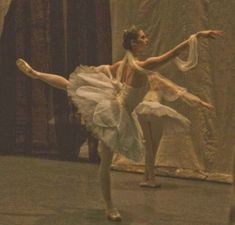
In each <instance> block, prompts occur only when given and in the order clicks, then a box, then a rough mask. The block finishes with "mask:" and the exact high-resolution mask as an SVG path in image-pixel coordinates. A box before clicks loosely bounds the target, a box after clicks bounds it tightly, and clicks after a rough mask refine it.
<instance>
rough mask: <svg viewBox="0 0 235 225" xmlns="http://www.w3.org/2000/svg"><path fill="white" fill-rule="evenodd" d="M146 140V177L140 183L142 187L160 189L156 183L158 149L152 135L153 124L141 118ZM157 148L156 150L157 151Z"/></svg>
mask: <svg viewBox="0 0 235 225" xmlns="http://www.w3.org/2000/svg"><path fill="white" fill-rule="evenodd" d="M139 120H140V122H141V126H142V129H143V133H144V138H145V150H146V152H145V176H144V179H145V180H144V181H143V182H141V183H140V186H141V187H152V188H158V187H160V186H161V184H159V183H157V182H156V179H155V156H156V149H157V146H155V142H154V138H155V137H154V136H153V133H152V125H151V122H149V121H146V120H145V119H144V118H141V117H140V118H139ZM155 148H156V149H155Z"/></svg>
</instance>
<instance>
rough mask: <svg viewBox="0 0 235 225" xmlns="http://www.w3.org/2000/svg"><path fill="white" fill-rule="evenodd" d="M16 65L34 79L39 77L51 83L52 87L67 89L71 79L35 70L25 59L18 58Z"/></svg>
mask: <svg viewBox="0 0 235 225" xmlns="http://www.w3.org/2000/svg"><path fill="white" fill-rule="evenodd" d="M16 65H17V66H18V68H19V69H20V70H21V71H22V72H23V73H24V74H26V75H28V76H29V77H31V78H33V79H39V80H41V81H44V82H45V83H47V84H49V85H50V86H52V87H55V88H58V89H62V90H64V91H66V90H67V86H68V84H69V81H68V80H67V79H65V78H64V77H62V76H59V75H56V74H49V73H42V72H39V71H37V70H34V69H33V68H32V67H31V66H30V65H29V64H28V63H27V62H25V61H24V60H23V59H17V61H16Z"/></svg>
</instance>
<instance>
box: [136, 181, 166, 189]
mask: <svg viewBox="0 0 235 225" xmlns="http://www.w3.org/2000/svg"><path fill="white" fill-rule="evenodd" d="M161 186H162V185H161V184H160V183H157V182H155V181H143V182H141V183H140V187H147V188H160V187H161Z"/></svg>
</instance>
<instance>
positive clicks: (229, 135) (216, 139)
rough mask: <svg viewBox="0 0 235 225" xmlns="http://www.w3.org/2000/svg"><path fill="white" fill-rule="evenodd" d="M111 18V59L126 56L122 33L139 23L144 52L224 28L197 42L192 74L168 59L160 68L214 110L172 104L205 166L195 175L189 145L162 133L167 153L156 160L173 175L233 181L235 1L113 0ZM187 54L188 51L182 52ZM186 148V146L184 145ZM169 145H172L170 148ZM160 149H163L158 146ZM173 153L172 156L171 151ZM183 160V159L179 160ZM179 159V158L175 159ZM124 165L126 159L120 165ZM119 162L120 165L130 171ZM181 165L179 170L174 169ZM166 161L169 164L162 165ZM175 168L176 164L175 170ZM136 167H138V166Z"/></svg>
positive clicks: (160, 50)
mask: <svg viewBox="0 0 235 225" xmlns="http://www.w3.org/2000/svg"><path fill="white" fill-rule="evenodd" d="M110 2H111V18H112V41H113V60H114V61H116V60H119V59H121V57H122V56H123V53H124V51H123V49H122V47H121V40H122V32H123V30H124V29H125V28H128V27H130V26H131V25H136V26H137V27H139V28H142V29H144V31H145V32H146V33H147V35H148V36H149V39H150V41H151V44H150V46H149V47H148V49H147V51H146V52H145V56H147V55H148V56H152V55H160V54H162V53H164V52H166V51H167V50H169V49H171V48H173V47H174V46H175V45H177V44H178V43H180V42H181V41H183V40H185V39H186V38H188V37H189V35H191V34H193V33H195V32H197V31H200V30H208V29H221V30H223V31H224V37H223V38H218V39H216V40H207V39H200V40H199V63H198V65H197V67H196V68H194V69H192V70H191V71H189V72H186V73H182V72H180V71H179V70H178V69H177V68H176V66H175V64H174V63H172V62H170V63H168V64H166V65H164V66H161V67H159V68H158V70H159V71H160V72H161V73H162V74H163V75H165V76H167V77H168V78H170V79H172V80H173V81H175V82H176V83H178V84H179V85H182V86H184V87H186V88H187V89H188V90H189V91H190V92H192V93H193V94H195V95H197V96H199V97H200V98H201V99H203V100H205V101H208V102H211V103H212V104H213V105H214V106H215V110H214V111H212V112H208V111H207V110H205V109H202V108H190V107H188V106H186V105H185V104H183V103H182V102H180V101H178V102H176V103H174V104H171V106H172V107H174V108H175V109H177V110H178V111H179V112H181V113H182V114H184V115H185V116H186V117H188V118H189V119H190V120H191V123H192V124H191V133H190V138H191V140H192V145H190V146H191V147H190V148H192V149H190V152H192V151H193V152H195V154H196V155H197V158H198V160H199V162H200V165H201V171H200V172H199V173H201V174H198V173H195V171H194V170H193V168H191V171H190V170H184V168H187V166H186V164H187V158H188V160H189V161H190V160H191V159H190V155H187V156H186V157H178V154H181V153H182V152H186V151H187V148H188V146H187V143H186V142H185V140H184V141H179V138H178V140H175V137H169V136H168V137H166V136H164V134H163V137H162V142H161V143H160V146H159V148H165V149H161V152H163V153H164V152H165V156H164V155H161V159H159V160H157V162H158V165H157V166H159V165H160V166H161V168H160V167H159V168H158V167H157V172H158V173H160V174H169V175H173V176H183V177H198V178H201V179H207V180H216V181H225V182H231V165H232V148H233V147H232V146H234V142H235V88H234V86H235V42H234V40H235V29H234V28H235V16H234V13H233V12H234V11H235V2H234V1H231V0H220V1H214V0H197V1H194V0H177V1H175V0H128V1H120V0H110ZM182 55H184V54H182ZM186 146H187V147H186ZM169 148H171V149H169ZM159 150H160V149H159ZM169 152H171V155H168V153H169ZM182 158H184V160H181V159H182ZM177 160H178V162H176V161H177ZM121 164H122V163H121ZM121 164H120V165H119V166H120V167H119V168H122V169H130V168H132V169H133V168H136V167H130V166H129V167H128V166H126V167H125V166H123V165H121ZM176 164H178V165H179V168H178V169H177V170H172V168H173V167H175V165H176ZM164 165H167V166H165V168H164ZM171 167H172V168H171ZM136 170H138V168H137V169H136Z"/></svg>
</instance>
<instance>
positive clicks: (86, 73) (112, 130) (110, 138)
mask: <svg viewBox="0 0 235 225" xmlns="http://www.w3.org/2000/svg"><path fill="white" fill-rule="evenodd" d="M122 88H123V87H122V85H121V84H120V83H114V82H113V80H112V79H110V78H109V77H107V76H106V75H105V74H104V73H102V72H99V71H98V70H97V69H96V68H95V67H86V66H81V67H78V68H77V69H76V70H75V71H74V72H73V73H72V74H71V75H70V78H69V85H68V88H67V91H68V95H69V96H70V97H71V99H72V101H73V103H74V104H75V106H76V107H77V109H78V113H80V114H81V117H82V119H83V121H84V123H85V125H86V127H87V129H88V130H90V131H91V132H92V133H93V134H94V135H95V136H96V137H97V138H98V139H99V140H101V141H102V142H103V143H104V144H105V145H106V146H108V147H109V148H110V149H111V150H112V151H113V152H118V153H120V154H122V155H124V156H125V157H127V158H129V159H132V160H134V161H140V160H141V159H142V158H143V153H144V145H143V139H142V131H141V128H140V126H139V123H138V120H137V118H136V116H135V113H130V112H129V111H128V110H126V108H125V107H124V106H123V104H121V101H120V99H119V98H118V95H119V93H120V91H122Z"/></svg>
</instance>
